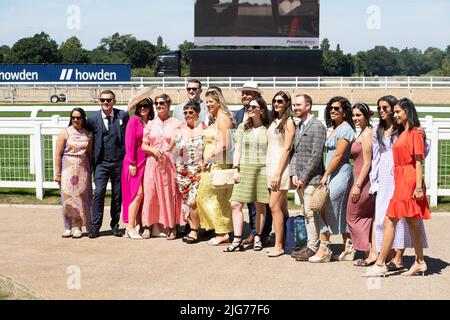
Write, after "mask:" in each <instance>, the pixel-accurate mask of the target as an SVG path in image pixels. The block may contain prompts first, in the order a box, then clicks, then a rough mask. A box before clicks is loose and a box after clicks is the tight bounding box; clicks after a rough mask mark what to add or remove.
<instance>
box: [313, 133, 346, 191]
mask: <svg viewBox="0 0 450 320" xmlns="http://www.w3.org/2000/svg"><path fill="white" fill-rule="evenodd" d="M350 146H351V143H350V142H349V141H347V140H345V139H339V140H338V142H337V144H336V151H335V153H334V155H333V158H332V159H331V161H330V164H329V165H328V168H327V170H326V171H325V173H324V175H323V178H322V180H320V185H321V186H324V185H325V184H327V182H328V177H329V176H330V175H331V174H332V173H333V172H334V171H335V170H336V169H337V168H339V166H340V165H341V162H342V159H343V158H344V154H345V152H346V151H347V150H348V149H349V148H350Z"/></svg>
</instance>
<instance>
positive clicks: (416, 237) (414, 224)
mask: <svg viewBox="0 0 450 320" xmlns="http://www.w3.org/2000/svg"><path fill="white" fill-rule="evenodd" d="M406 222H407V223H408V227H409V232H410V233H411V238H412V242H413V246H414V251H415V252H416V262H417V263H424V262H425V261H424V259H423V242H422V233H421V232H420V228H419V219H415V218H406Z"/></svg>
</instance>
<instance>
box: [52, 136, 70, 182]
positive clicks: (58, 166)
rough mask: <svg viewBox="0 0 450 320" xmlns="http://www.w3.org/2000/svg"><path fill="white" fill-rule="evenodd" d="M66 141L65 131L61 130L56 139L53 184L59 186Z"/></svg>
mask: <svg viewBox="0 0 450 320" xmlns="http://www.w3.org/2000/svg"><path fill="white" fill-rule="evenodd" d="M66 141H67V130H66V129H63V130H62V131H61V132H60V133H59V135H58V138H57V139H56V150H55V182H57V183H58V184H61V171H62V155H63V152H64V147H65V145H66Z"/></svg>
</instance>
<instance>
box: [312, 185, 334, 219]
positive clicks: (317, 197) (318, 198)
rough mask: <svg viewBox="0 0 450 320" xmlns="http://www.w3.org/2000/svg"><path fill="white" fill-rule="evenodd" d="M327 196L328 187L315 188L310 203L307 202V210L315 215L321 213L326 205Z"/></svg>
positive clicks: (328, 192)
mask: <svg viewBox="0 0 450 320" xmlns="http://www.w3.org/2000/svg"><path fill="white" fill-rule="evenodd" d="M329 194H330V189H328V185H325V186H323V187H322V186H319V187H317V188H316V190H314V192H313V194H312V197H311V201H310V202H309V208H310V209H311V210H312V211H314V212H317V213H320V212H322V210H323V208H324V207H325V205H326V204H327V200H328V197H329Z"/></svg>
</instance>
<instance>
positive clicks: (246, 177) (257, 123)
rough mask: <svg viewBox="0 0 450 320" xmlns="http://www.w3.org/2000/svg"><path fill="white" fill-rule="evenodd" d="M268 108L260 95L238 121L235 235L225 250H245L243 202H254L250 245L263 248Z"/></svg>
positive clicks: (234, 197) (234, 164)
mask: <svg viewBox="0 0 450 320" xmlns="http://www.w3.org/2000/svg"><path fill="white" fill-rule="evenodd" d="M268 125H269V110H268V109H267V104H266V102H265V101H264V99H262V98H256V99H254V100H252V101H251V102H250V103H249V106H248V119H247V121H246V122H245V123H241V124H240V125H239V127H238V128H237V131H236V134H235V150H234V155H233V168H235V170H236V172H235V176H234V179H235V182H236V184H235V185H234V188H233V194H232V195H231V208H232V210H233V227H234V239H233V242H232V243H231V245H230V246H229V247H228V248H226V249H225V250H224V251H225V252H233V251H236V250H239V251H242V250H244V246H243V244H242V229H243V224H244V215H243V213H242V207H243V206H244V204H245V203H255V205H256V235H255V240H254V244H253V249H254V250H255V251H259V250H261V249H262V242H261V232H262V229H263V227H264V221H265V218H266V204H267V203H269V190H268V189H267V181H266V151H267V126H268Z"/></svg>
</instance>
